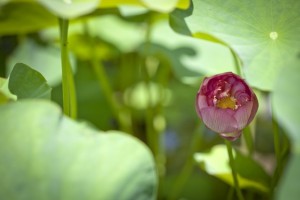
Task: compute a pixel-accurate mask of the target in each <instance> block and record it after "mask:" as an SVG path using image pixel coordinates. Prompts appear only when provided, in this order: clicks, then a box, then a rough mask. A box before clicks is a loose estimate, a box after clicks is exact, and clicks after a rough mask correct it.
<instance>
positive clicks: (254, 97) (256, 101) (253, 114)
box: [247, 93, 258, 124]
mask: <svg viewBox="0 0 300 200" xmlns="http://www.w3.org/2000/svg"><path fill="white" fill-rule="evenodd" d="M253 94H254V93H253ZM251 101H252V102H253V106H252V111H251V114H250V117H249V119H248V122H247V123H248V124H249V123H250V122H251V121H252V120H253V118H254V117H255V114H256V112H257V109H258V100H257V97H256V95H255V94H254V95H253V96H252V100H251Z"/></svg>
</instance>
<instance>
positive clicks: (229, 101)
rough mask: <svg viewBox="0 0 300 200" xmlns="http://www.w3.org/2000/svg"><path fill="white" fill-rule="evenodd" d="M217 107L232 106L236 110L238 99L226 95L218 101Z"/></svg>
mask: <svg viewBox="0 0 300 200" xmlns="http://www.w3.org/2000/svg"><path fill="white" fill-rule="evenodd" d="M217 107H218V108H222V109H226V108H230V109H232V110H235V108H236V99H235V98H233V97H224V98H222V99H220V100H218V102H217Z"/></svg>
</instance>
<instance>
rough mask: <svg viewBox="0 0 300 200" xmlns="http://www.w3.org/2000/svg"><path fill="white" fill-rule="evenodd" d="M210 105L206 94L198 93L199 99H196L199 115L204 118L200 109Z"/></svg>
mask: <svg viewBox="0 0 300 200" xmlns="http://www.w3.org/2000/svg"><path fill="white" fill-rule="evenodd" d="M206 107H208V104H207V101H206V96H204V95H197V99H196V111H197V113H198V115H199V117H201V118H202V116H201V113H200V110H201V109H203V108H206Z"/></svg>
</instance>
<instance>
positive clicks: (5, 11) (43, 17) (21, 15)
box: [0, 1, 57, 35]
mask: <svg viewBox="0 0 300 200" xmlns="http://www.w3.org/2000/svg"><path fill="white" fill-rule="evenodd" d="M0 9H1V11H0V19H1V20H0V35H7V34H17V33H18V34H24V33H29V32H33V31H38V30H40V29H43V28H46V27H49V26H54V25H56V24H57V19H56V18H55V16H54V15H52V14H51V13H49V12H48V11H47V10H46V9H45V8H44V7H43V6H41V5H39V4H37V3H34V2H24V1H21V2H17V3H15V2H12V3H7V4H5V5H3V6H2V7H0Z"/></svg>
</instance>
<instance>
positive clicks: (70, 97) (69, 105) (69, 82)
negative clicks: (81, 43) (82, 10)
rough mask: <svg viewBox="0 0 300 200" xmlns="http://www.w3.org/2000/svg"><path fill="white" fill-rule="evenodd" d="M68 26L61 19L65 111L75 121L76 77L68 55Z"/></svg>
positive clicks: (66, 21) (67, 23) (65, 21)
mask: <svg viewBox="0 0 300 200" xmlns="http://www.w3.org/2000/svg"><path fill="white" fill-rule="evenodd" d="M68 25H69V22H68V20H66V19H61V18H60V19H59V28H60V38H61V65H62V90H63V111H64V113H65V114H66V115H68V116H70V117H71V118H73V119H76V117H77V99H76V90H75V83H74V77H73V73H72V69H71V64H70V60H69V54H68Z"/></svg>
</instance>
